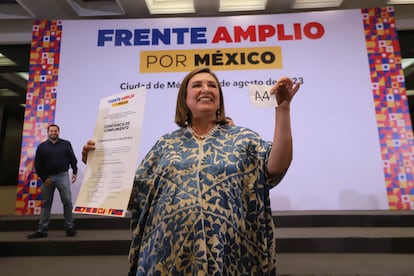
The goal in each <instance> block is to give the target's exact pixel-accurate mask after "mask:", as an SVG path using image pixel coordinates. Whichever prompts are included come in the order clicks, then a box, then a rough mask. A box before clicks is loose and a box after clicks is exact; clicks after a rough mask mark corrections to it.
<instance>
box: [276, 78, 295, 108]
mask: <svg viewBox="0 0 414 276" xmlns="http://www.w3.org/2000/svg"><path fill="white" fill-rule="evenodd" d="M299 87H300V84H299V83H296V84H293V81H292V79H290V78H288V77H282V78H280V79H279V80H278V81H277V83H276V84H275V85H274V86H273V87H272V89H271V90H270V93H271V94H275V96H276V101H277V104H278V106H279V107H289V105H290V102H291V101H292V98H293V96H294V95H295V94H296V92H297V91H298V90H299Z"/></svg>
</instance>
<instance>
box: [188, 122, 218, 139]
mask: <svg viewBox="0 0 414 276" xmlns="http://www.w3.org/2000/svg"><path fill="white" fill-rule="evenodd" d="M218 127H219V125H218V124H216V125H215V126H214V127H212V128H211V129H210V130H209V131H208V132H207V133H206V134H204V135H199V134H197V133H196V132H195V131H194V129H193V128H192V127H191V126H190V125H188V126H187V129H188V130H189V131H190V132H191V133H192V134H193V135H194V136H195V137H196V138H198V139H200V140H204V139H206V138H207V137H209V136H211V135H212V134H213V133H214V132H215V131H216V130H217V129H218Z"/></svg>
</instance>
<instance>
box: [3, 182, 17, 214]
mask: <svg viewBox="0 0 414 276" xmlns="http://www.w3.org/2000/svg"><path fill="white" fill-rule="evenodd" d="M16 189H17V187H16V186H0V215H8V216H9V215H14V214H15V210H16Z"/></svg>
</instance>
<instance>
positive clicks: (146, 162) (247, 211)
mask: <svg viewBox="0 0 414 276" xmlns="http://www.w3.org/2000/svg"><path fill="white" fill-rule="evenodd" d="M271 146H272V144H271V143H270V142H266V141H263V140H262V139H261V138H260V137H259V135H258V134H256V133H255V132H253V131H251V130H249V129H246V128H242V127H230V126H221V127H219V128H218V129H217V130H216V131H215V132H214V133H213V134H212V135H211V136H209V137H207V138H206V139H205V140H198V139H196V138H195V137H194V136H193V134H192V133H191V132H190V131H189V130H187V129H185V128H183V129H179V130H176V131H174V132H172V133H169V134H166V135H164V136H163V137H161V138H160V139H159V140H158V141H157V142H156V144H155V145H154V146H153V148H152V149H151V150H150V151H149V153H148V154H147V155H146V157H145V158H144V159H143V161H142V163H141V165H140V166H139V167H138V169H137V171H136V176H135V181H134V188H133V192H132V197H131V205H130V206H131V209H132V215H131V229H132V243H131V249H130V262H131V272H130V275H135V271H136V275H275V274H276V259H275V255H276V249H275V237H274V223H273V220H272V215H271V208H270V200H269V190H270V189H271V188H272V187H274V186H275V185H276V184H277V183H279V182H280V180H281V179H282V177H283V176H281V177H279V178H277V179H268V177H267V174H266V169H265V165H266V164H265V162H266V160H267V157H268V155H269V153H270V149H271Z"/></svg>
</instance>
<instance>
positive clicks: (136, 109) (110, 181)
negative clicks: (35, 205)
mask: <svg viewBox="0 0 414 276" xmlns="http://www.w3.org/2000/svg"><path fill="white" fill-rule="evenodd" d="M145 95H146V91H145V88H140V89H136V90H131V91H129V92H127V93H121V94H117V95H113V96H110V97H106V98H103V99H101V101H100V104H99V112H98V118H97V122H96V127H95V131H94V140H95V143H96V144H95V146H96V149H95V150H91V151H89V153H88V162H87V165H86V170H85V175H84V178H83V181H82V185H81V187H80V190H79V194H78V198H77V200H76V203H75V205H74V208H73V212H74V213H82V214H94V215H103V216H118V217H124V216H125V214H126V211H127V206H128V202H129V198H130V195H131V191H132V185H133V182H134V175H135V169H136V165H137V161H138V148H139V144H140V138H141V130H142V124H143V117H144V107H145Z"/></svg>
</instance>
